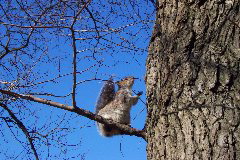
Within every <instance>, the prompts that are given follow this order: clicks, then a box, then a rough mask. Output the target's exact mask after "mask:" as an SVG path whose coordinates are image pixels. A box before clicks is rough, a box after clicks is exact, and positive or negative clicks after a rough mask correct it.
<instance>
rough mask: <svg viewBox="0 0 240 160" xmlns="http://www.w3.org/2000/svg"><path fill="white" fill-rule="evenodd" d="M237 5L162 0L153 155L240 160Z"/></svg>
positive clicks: (153, 78)
mask: <svg viewBox="0 0 240 160" xmlns="http://www.w3.org/2000/svg"><path fill="white" fill-rule="evenodd" d="M239 10H240V1H239V0H238V1H237V0H232V1H230V0H228V1H225V0H196V1H192V0H185V1H181V2H180V1H178V0H165V1H163V0H158V2H157V14H156V24H155V27H154V31H153V35H152V38H151V42H150V45H149V55H148V59H147V63H146V66H147V73H146V85H147V97H148V98H147V102H148V118H147V123H146V126H145V129H146V132H147V141H148V146H147V154H148V159H149V160H168V159H184V160H188V159H194V160H195V159H203V160H207V159H213V160H219V159H222V160H228V159H236V160H237V159H240V133H239V132H240V127H239V124H240V76H239V65H240V47H239V46H240V43H239V39H240V38H239V33H240V27H239V26H240V24H239V22H240V14H239V12H240V11H239Z"/></svg>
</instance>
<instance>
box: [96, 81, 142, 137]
mask: <svg viewBox="0 0 240 160" xmlns="http://www.w3.org/2000/svg"><path fill="white" fill-rule="evenodd" d="M116 84H117V85H118V90H117V92H115V87H114V82H113V80H112V78H110V79H109V80H108V81H106V82H105V84H104V85H103V87H102V89H101V91H100V95H99V98H98V100H97V104H96V114H97V115H100V116H102V117H104V118H106V119H111V120H113V121H115V122H118V123H122V124H126V125H130V110H131V107H132V106H133V105H135V104H137V102H138V99H139V97H140V96H141V95H142V92H139V93H138V94H137V95H136V96H132V86H133V84H134V77H125V78H124V79H122V80H121V81H119V82H116ZM97 126H98V129H99V132H100V134H101V135H103V136H106V137H112V136H113V135H120V134H122V132H121V131H120V130H119V129H117V128H113V127H110V126H108V125H105V124H102V123H98V122H97Z"/></svg>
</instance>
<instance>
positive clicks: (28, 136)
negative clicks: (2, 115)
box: [0, 103, 39, 160]
mask: <svg viewBox="0 0 240 160" xmlns="http://www.w3.org/2000/svg"><path fill="white" fill-rule="evenodd" d="M0 106H2V107H3V108H4V109H5V110H6V111H7V112H8V114H9V115H10V116H11V117H12V119H13V120H14V121H15V122H16V124H17V126H18V127H19V128H20V129H21V130H22V131H23V133H24V134H25V136H26V137H27V139H28V141H29V143H30V146H31V149H32V151H33V153H34V156H35V158H36V160H39V158H38V154H37V151H36V148H35V146H34V144H33V139H32V138H31V136H30V135H29V132H28V130H27V128H26V127H25V126H24V124H23V123H22V122H21V121H20V120H19V119H18V118H17V117H16V116H15V115H14V113H13V112H12V111H11V110H10V109H9V108H8V107H7V106H6V105H5V104H3V103H0Z"/></svg>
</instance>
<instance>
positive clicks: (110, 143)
mask: <svg viewBox="0 0 240 160" xmlns="http://www.w3.org/2000/svg"><path fill="white" fill-rule="evenodd" d="M1 3H2V1H1ZM73 3H75V2H74V1H73ZM120 3H121V4H120ZM2 4H3V3H2ZM12 4H13V5H16V6H15V7H14V10H13V11H12V13H14V12H15V13H14V14H15V15H18V16H19V17H24V16H25V14H26V13H25V12H23V11H20V10H19V5H18V4H17V3H16V2H15V1H13V2H12ZM23 4H25V5H26V6H29V10H28V12H29V14H30V15H34V16H33V17H34V18H37V16H36V13H38V12H41V9H39V10H38V9H36V8H37V6H31V1H26V3H22V5H23ZM110 4H111V5H110ZM5 5H7V4H5ZM73 10H74V9H73ZM89 10H90V11H92V13H93V15H94V16H95V18H97V19H98V20H99V21H98V22H97V25H98V27H99V28H98V29H99V31H103V30H108V31H106V32H105V31H103V32H99V33H100V35H101V36H102V39H100V41H98V39H96V38H94V37H96V36H97V34H96V32H84V31H83V30H94V25H95V24H94V22H93V20H91V18H89V14H88V13H87V12H83V13H82V14H81V15H80V17H79V20H78V21H77V23H76V25H75V27H74V28H75V30H79V32H76V37H77V38H89V39H87V40H78V41H77V43H76V44H77V50H78V54H77V57H78V59H77V71H78V72H79V74H77V82H78V85H77V90H76V92H77V95H76V97H77V106H78V107H80V108H83V109H86V110H90V111H92V112H94V110H95V103H96V99H97V97H98V94H99V91H100V89H101V87H102V85H103V81H101V80H92V79H94V78H97V79H102V80H106V79H108V78H109V77H110V76H114V80H115V81H118V80H120V79H121V78H123V77H125V76H134V77H137V78H139V79H138V80H136V81H135V84H134V86H133V90H134V91H136V92H138V91H143V92H144V94H143V95H142V96H141V100H142V101H143V102H144V103H145V102H146V97H145V90H146V89H145V84H144V75H145V61H146V57H147V46H148V42H149V40H150V35H151V31H152V26H153V23H154V22H153V20H154V16H155V13H154V8H153V5H152V4H151V3H150V2H148V1H145V0H138V1H131V0H130V1H100V0H99V1H94V2H93V3H91V5H90V6H89ZM55 12H56V13H57V11H55ZM55 12H54V13H55ZM56 13H55V14H56ZM0 14H1V16H2V17H3V18H2V21H4V22H6V23H12V24H13V23H14V24H15V23H16V24H19V20H20V19H21V18H14V19H12V21H10V20H9V19H7V18H6V17H4V16H3V15H4V13H3V10H0ZM51 14H53V13H49V14H47V15H46V16H45V17H46V19H43V20H42V21H43V24H42V25H49V24H47V23H46V24H44V21H49V22H50V21H54V20H56V21H55V23H58V24H60V25H67V24H69V23H71V18H66V17H64V18H62V19H59V17H58V16H56V17H54V18H52V17H51V18H52V19H49V17H50V16H49V15H51ZM66 14H67V15H68V16H69V15H71V14H73V11H72V10H69V11H66V12H65V15H66ZM48 16H49V17H48ZM30 24H31V21H26V22H25V23H22V25H30ZM106 24H107V26H108V27H106ZM0 25H1V27H0V30H1V32H2V33H5V32H6V27H4V25H2V24H0ZM109 27H111V28H109ZM10 29H11V30H21V31H23V32H26V33H29V31H30V30H29V29H19V28H17V27H10ZM111 29H113V30H116V32H111V31H110V30H111ZM11 34H12V37H13V38H15V39H14V40H12V41H11V42H10V47H14V46H16V45H18V44H19V43H21V42H22V41H21V40H22V39H24V38H25V37H24V36H23V37H22V36H19V35H16V34H13V33H11ZM69 34H70V32H69V30H67V29H59V30H58V29H51V28H48V29H37V30H36V32H35V33H34V38H32V39H31V42H32V44H30V45H29V47H28V48H27V49H24V50H23V51H21V52H18V53H12V54H10V55H8V56H6V57H5V58H4V59H2V60H1V63H2V65H1V66H0V73H1V74H0V81H8V82H12V83H15V84H17V85H18V86H20V89H19V88H18V89H17V88H16V89H13V90H12V91H15V92H18V93H22V94H26V93H31V94H34V95H35V96H37V97H41V98H46V99H50V100H52V101H56V102H60V103H64V104H68V105H71V102H72V100H71V96H70V95H69V93H71V90H72V74H71V72H72V54H73V52H72V44H71V37H70V36H69ZM26 35H27V34H26ZM6 37H7V36H6V34H4V35H3V36H2V37H1V44H5V43H6V41H7V38H6ZM0 50H4V48H3V47H1V48H0ZM16 55H18V56H16ZM13 62H18V63H16V65H15V66H14V67H13V64H14V63H13ZM6 68H7V69H6ZM59 75H61V78H59ZM63 75H64V76H63ZM53 79H54V80H53ZM50 80H51V81H50ZM86 80H87V81H86ZM43 82H44V83H43ZM21 86H24V87H21ZM1 87H2V88H4V87H6V86H4V85H1ZM43 93H51V94H54V95H57V96H65V97H53V96H41V95H39V94H43ZM143 102H141V101H139V102H138V104H137V105H136V106H133V109H132V112H131V117H132V126H133V127H134V128H137V129H142V128H143V127H144V123H145V119H146V106H145V104H144V103H143ZM8 103H9V104H8V106H9V108H11V109H12V110H13V111H14V112H15V113H16V116H17V117H18V118H19V119H20V120H21V121H22V122H23V123H24V124H25V125H26V126H27V128H28V129H29V131H31V130H32V131H34V132H35V134H33V135H34V136H35V137H38V138H36V139H35V144H36V148H37V151H38V153H39V155H40V157H42V159H59V157H61V159H77V158H76V157H81V156H82V157H85V159H86V160H128V159H136V160H145V159H146V142H145V141H144V140H142V139H140V138H138V137H134V136H115V137H112V138H104V137H102V136H100V135H99V133H98V132H97V129H96V125H95V122H93V121H91V120H89V119H87V118H85V117H82V116H78V115H76V114H74V113H69V112H67V111H63V110H61V109H57V108H53V107H50V106H46V105H42V104H38V103H29V102H27V101H22V100H17V101H14V102H8ZM1 116H2V117H7V116H8V114H6V113H5V112H3V111H1ZM0 128H1V134H2V139H0V143H1V144H4V145H2V147H0V155H4V156H3V157H4V159H12V158H13V157H15V158H16V157H17V158H16V159H33V156H32V155H31V154H27V153H29V151H30V150H29V146H28V145H27V141H26V139H25V136H24V135H23V133H22V132H21V131H20V130H19V129H18V128H17V127H16V125H14V124H12V126H10V127H9V126H8V125H7V123H6V122H4V121H3V120H1V127H0ZM36 131H37V134H36ZM46 134H47V138H48V139H47V138H46V139H45V138H43V137H42V136H40V135H46ZM3 146H4V147H3ZM6 148H8V149H6ZM5 154H7V155H10V156H12V157H7V156H6V155H5ZM0 159H1V158H0Z"/></svg>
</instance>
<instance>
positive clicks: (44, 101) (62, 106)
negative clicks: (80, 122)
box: [0, 89, 146, 140]
mask: <svg viewBox="0 0 240 160" xmlns="http://www.w3.org/2000/svg"><path fill="white" fill-rule="evenodd" d="M0 92H1V93H3V94H7V95H9V96H13V97H16V98H22V99H26V100H29V101H33V102H37V103H42V104H46V105H49V106H53V107H56V108H60V109H64V110H67V111H70V112H74V113H77V114H79V115H81V116H84V117H87V118H89V119H91V120H94V121H97V122H100V123H103V124H107V125H109V126H112V127H117V128H118V129H119V130H121V131H123V134H125V135H130V136H132V135H134V136H137V137H141V138H143V139H145V137H146V136H145V131H144V130H137V129H135V128H131V127H129V126H128V125H124V124H120V123H115V122H114V121H112V120H108V119H105V118H103V117H101V116H99V115H95V114H94V113H92V112H90V111H88V110H84V109H82V108H78V107H77V106H76V107H73V106H68V105H65V104H61V103H58V102H53V101H51V100H47V99H42V98H38V97H34V96H31V95H23V94H18V93H15V92H11V91H6V90H1V89H0ZM145 140H146V139H145Z"/></svg>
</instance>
